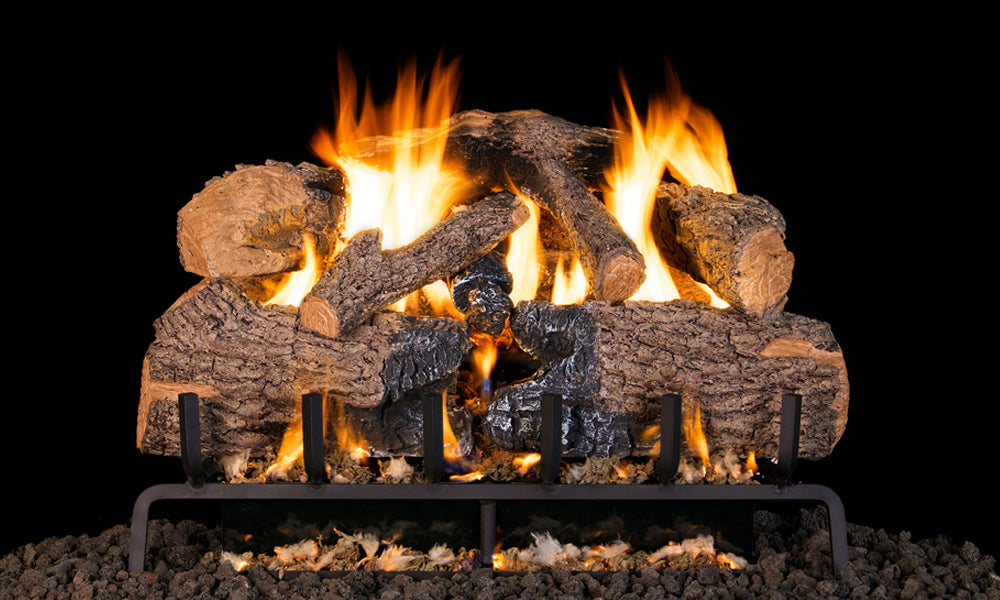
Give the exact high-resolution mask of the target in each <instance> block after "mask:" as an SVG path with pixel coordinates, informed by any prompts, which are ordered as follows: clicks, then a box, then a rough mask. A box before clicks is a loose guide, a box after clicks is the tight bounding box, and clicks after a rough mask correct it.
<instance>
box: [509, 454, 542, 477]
mask: <svg viewBox="0 0 1000 600" xmlns="http://www.w3.org/2000/svg"><path fill="white" fill-rule="evenodd" d="M541 460H542V455H541V454H539V453H538V452H532V453H530V454H523V455H521V456H515V457H514V460H513V463H514V466H515V467H517V470H518V472H519V473H520V474H521V475H522V476H524V475H525V474H527V472H528V471H529V470H530V469H531V467H533V466H535V465H537V464H538V463H539V462H541Z"/></svg>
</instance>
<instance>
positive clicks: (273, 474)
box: [264, 409, 303, 479]
mask: <svg viewBox="0 0 1000 600" xmlns="http://www.w3.org/2000/svg"><path fill="white" fill-rule="evenodd" d="M302 452H303V449H302V412H301V409H300V410H299V413H298V414H296V415H295V417H294V418H293V419H292V421H291V423H289V424H288V428H287V429H285V435H284V437H282V438H281V446H279V448H278V458H276V459H275V460H274V462H273V463H271V465H270V466H268V467H267V469H266V470H265V471H264V477H265V478H268V479H271V478H278V479H284V478H286V477H287V476H288V472H289V471H290V470H291V469H292V467H293V466H295V463H296V462H297V461H299V460H301V459H302Z"/></svg>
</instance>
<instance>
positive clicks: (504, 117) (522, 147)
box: [446, 110, 645, 302]
mask: <svg viewBox="0 0 1000 600" xmlns="http://www.w3.org/2000/svg"><path fill="white" fill-rule="evenodd" d="M447 135H448V144H447V148H446V154H447V155H448V156H449V158H450V159H451V160H454V161H457V162H460V163H462V164H463V165H464V167H465V169H466V170H467V171H468V172H469V173H470V174H471V175H473V176H475V177H477V178H478V179H479V180H480V181H482V182H483V183H484V184H485V185H491V186H500V187H508V186H513V187H514V188H516V189H517V190H518V192H519V193H521V194H524V195H526V196H528V197H530V198H531V199H532V200H534V201H535V202H537V203H538V204H539V205H541V206H542V207H544V208H545V209H546V210H548V211H549V212H550V213H552V216H553V217H555V219H556V220H557V221H558V222H559V224H560V225H561V226H562V228H563V229H564V230H565V231H566V234H567V235H568V237H569V239H570V242H571V243H572V246H573V248H574V249H575V250H576V252H577V254H578V255H579V257H580V262H581V264H582V265H583V271H584V274H585V275H586V277H587V281H588V282H589V283H590V287H591V288H592V289H593V291H594V294H595V296H596V297H597V298H598V299H601V300H606V301H609V302H617V301H621V300H625V299H626V298H628V297H629V296H631V295H632V294H633V293H634V292H635V291H636V290H637V289H639V286H640V285H641V284H642V281H643V279H644V278H645V262H644V260H643V257H642V254H641V253H640V252H639V250H638V249H637V248H636V246H635V243H633V242H632V240H631V239H629V237H628V236H627V235H626V234H625V232H624V231H623V230H622V228H621V226H620V225H619V224H618V222H617V220H616V219H615V218H614V216H612V215H611V213H610V212H609V211H608V210H607V208H606V207H605V206H604V204H603V203H602V202H601V201H600V200H598V199H597V198H596V197H595V196H594V194H593V193H592V192H591V191H590V189H589V188H588V183H587V182H586V181H585V180H588V179H591V180H592V179H593V178H594V177H595V173H596V171H597V168H598V166H601V167H603V166H606V165H607V164H610V160H611V156H612V155H613V149H614V140H615V137H616V134H615V133H614V132H612V131H610V130H606V129H599V128H593V127H584V126H580V125H576V124H573V123H570V122H568V121H565V120H563V119H559V118H557V117H553V116H551V115H547V114H545V113H542V112H540V111H528V110H526V111H513V112H508V113H499V114H494V113H487V112H484V111H467V112H464V113H460V114H458V115H456V116H455V117H453V118H452V119H451V120H450V122H449V124H448V127H447ZM591 183H592V182H591Z"/></svg>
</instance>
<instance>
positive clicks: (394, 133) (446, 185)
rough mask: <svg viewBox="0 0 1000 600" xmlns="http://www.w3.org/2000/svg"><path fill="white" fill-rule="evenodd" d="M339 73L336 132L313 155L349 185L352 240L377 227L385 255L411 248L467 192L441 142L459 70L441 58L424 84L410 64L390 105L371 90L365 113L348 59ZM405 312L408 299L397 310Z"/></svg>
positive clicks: (322, 138) (318, 140) (321, 134)
mask: <svg viewBox="0 0 1000 600" xmlns="http://www.w3.org/2000/svg"><path fill="white" fill-rule="evenodd" d="M338 67H339V68H338V91H339V95H338V102H337V105H338V106H337V111H338V115H337V121H336V125H335V127H334V130H333V131H332V132H330V131H327V130H320V131H318V132H317V133H316V135H315V136H314V138H313V143H312V148H313V151H314V152H315V153H316V155H317V156H319V157H320V158H321V159H322V160H324V161H325V162H326V163H327V164H328V165H331V166H333V165H335V166H337V167H338V168H339V169H340V170H341V171H343V172H344V174H345V176H346V178H347V182H348V202H349V206H348V211H347V220H346V235H347V236H348V237H349V236H352V235H354V234H355V233H357V232H359V231H362V230H365V229H371V228H375V227H377V228H379V229H381V230H382V236H383V237H382V244H383V248H384V249H389V248H398V247H400V246H404V245H406V244H408V243H410V242H412V241H413V240H415V239H416V238H418V237H419V236H420V235H422V234H423V233H424V232H426V231H427V230H428V229H430V228H431V227H432V226H434V225H435V224H436V223H437V222H438V221H439V220H440V219H441V217H442V216H443V215H444V214H445V212H446V211H447V210H448V208H449V207H450V206H451V205H452V204H453V202H454V201H455V200H456V198H457V197H458V194H459V192H460V190H461V188H462V186H463V185H465V180H464V178H463V177H461V175H460V173H459V172H458V170H456V169H451V168H449V167H447V166H446V165H445V164H444V149H445V141H446V136H444V135H436V134H439V133H441V131H442V127H443V125H444V124H445V122H446V120H447V119H448V118H449V117H450V116H451V115H452V114H453V113H454V110H455V108H456V106H457V99H458V81H459V70H458V62H457V60H456V61H452V62H450V63H448V64H444V63H443V61H442V60H441V59H440V58H439V59H438V61H437V62H436V63H435V65H434V68H433V70H432V72H431V75H430V79H429V80H428V81H425V78H424V77H422V76H421V77H418V75H417V66H416V63H415V61H411V62H410V63H409V64H408V65H407V66H406V67H405V68H404V69H401V70H400V71H399V73H398V82H397V86H396V91H395V95H394V96H393V98H392V99H391V100H390V101H388V102H387V103H385V104H384V105H381V106H376V105H375V102H374V100H373V98H372V95H371V90H370V89H366V90H365V93H364V98H363V100H362V101H361V105H360V107H359V106H358V102H357V95H358V88H357V83H356V80H355V75H354V71H353V69H352V68H351V66H350V64H349V62H348V61H347V59H346V57H344V56H343V55H341V56H340V57H339V61H338ZM386 136H391V137H386ZM433 297H434V298H435V299H437V298H439V295H438V294H435V295H434V296H433ZM410 302H412V300H411V301H410ZM448 302H450V299H449V300H448ZM406 306H407V300H406V299H404V300H401V301H400V302H399V303H397V304H396V305H395V306H394V308H395V309H396V310H400V311H402V310H405V309H406Z"/></svg>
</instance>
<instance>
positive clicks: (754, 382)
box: [484, 300, 848, 457]
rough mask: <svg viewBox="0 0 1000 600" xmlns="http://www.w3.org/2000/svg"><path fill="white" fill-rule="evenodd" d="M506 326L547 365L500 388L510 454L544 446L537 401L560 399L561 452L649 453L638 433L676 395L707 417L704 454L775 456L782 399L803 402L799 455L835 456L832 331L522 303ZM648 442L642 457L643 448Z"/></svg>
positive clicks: (497, 430) (489, 421)
mask: <svg viewBox="0 0 1000 600" xmlns="http://www.w3.org/2000/svg"><path fill="white" fill-rule="evenodd" d="M511 328H512V330H513V334H514V337H515V339H516V340H517V342H518V343H519V344H520V346H521V348H522V349H524V350H525V351H526V352H528V353H530V354H532V355H534V356H537V357H539V358H540V359H541V361H542V363H543V366H542V368H541V369H539V371H538V372H536V374H535V375H533V376H532V377H531V378H530V379H528V380H527V381H525V382H522V383H517V384H513V385H510V386H506V387H502V388H499V389H498V390H497V392H496V395H495V397H494V400H493V402H492V403H491V404H490V406H489V410H488V414H487V417H486V418H485V421H484V432H485V434H486V436H487V437H488V438H490V439H492V440H494V441H495V442H497V443H498V444H500V445H501V446H503V447H505V448H507V449H510V450H522V449H525V448H529V447H531V445H532V444H534V443H537V442H536V440H537V439H538V421H539V419H538V415H539V411H540V404H539V396H540V395H541V394H542V393H545V392H551V393H557V394H561V395H563V396H564V397H565V398H566V402H565V403H564V422H563V436H564V444H565V445H566V454H569V455H590V454H615V455H628V454H642V453H644V452H645V451H647V450H648V448H649V441H648V440H646V441H645V442H643V441H641V440H640V439H639V435H638V432H639V431H641V430H642V429H643V428H644V427H645V426H647V425H649V424H654V423H657V422H658V421H657V418H658V411H659V399H660V397H661V396H662V395H663V394H666V393H678V394H681V395H682V396H683V398H684V402H685V406H686V408H687V409H688V410H690V409H691V408H692V407H693V406H694V405H695V403H697V404H699V405H700V407H701V412H702V422H703V423H704V424H705V428H706V434H707V436H708V441H709V447H710V448H713V449H725V448H729V449H732V450H735V451H737V452H739V451H746V450H753V451H755V452H756V453H757V455H758V456H765V457H772V456H776V448H777V445H776V444H777V440H778V435H779V419H778V415H779V414H780V399H781V396H782V394H784V393H789V392H791V393H798V394H802V395H803V410H802V433H801V438H800V448H801V453H800V454H801V456H806V457H821V456H826V455H828V454H829V453H830V452H831V450H832V449H833V447H834V444H836V443H837V441H838V440H839V439H840V436H841V435H842V434H843V431H844V427H845V425H846V422H847V404H848V383H847V371H846V368H845V366H844V359H843V355H842V353H841V351H840V348H839V346H838V345H837V342H836V340H835V339H834V337H833V335H832V333H831V332H830V328H829V326H828V325H827V324H825V323H822V322H820V321H815V320H812V319H808V318H805V317H800V316H797V315H792V314H787V313H786V314H783V315H781V316H780V317H779V318H777V319H775V320H773V321H763V320H760V319H755V318H753V317H752V316H750V315H747V314H746V313H743V312H741V311H737V310H733V309H729V310H718V309H714V308H712V307H710V306H707V305H705V304H703V303H700V302H695V301H690V300H677V301H674V302H668V303H649V302H625V303H623V304H619V305H610V304H608V303H604V302H586V303H584V304H583V305H581V306H555V305H552V304H550V303H547V302H521V303H519V304H518V305H517V307H516V308H515V310H514V315H513V317H512V318H511ZM644 443H645V448H644V447H643V444H644Z"/></svg>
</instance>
